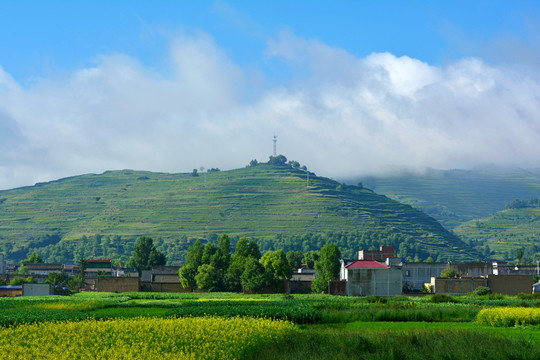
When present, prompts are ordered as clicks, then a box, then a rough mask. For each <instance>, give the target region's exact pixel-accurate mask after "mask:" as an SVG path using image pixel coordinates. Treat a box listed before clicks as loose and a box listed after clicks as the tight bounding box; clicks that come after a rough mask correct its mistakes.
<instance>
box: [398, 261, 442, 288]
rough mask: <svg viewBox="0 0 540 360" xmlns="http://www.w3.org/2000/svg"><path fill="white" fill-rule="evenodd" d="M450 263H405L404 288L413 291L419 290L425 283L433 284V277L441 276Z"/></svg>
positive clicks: (402, 268) (403, 267)
mask: <svg viewBox="0 0 540 360" xmlns="http://www.w3.org/2000/svg"><path fill="white" fill-rule="evenodd" d="M447 267H448V263H403V265H402V267H401V271H402V273H403V286H404V287H405V288H407V289H411V290H419V289H421V288H422V286H423V285H424V284H425V283H429V282H431V278H432V277H438V276H441V272H442V271H443V270H444V269H446V268H447Z"/></svg>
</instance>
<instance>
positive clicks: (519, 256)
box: [516, 247, 523, 265]
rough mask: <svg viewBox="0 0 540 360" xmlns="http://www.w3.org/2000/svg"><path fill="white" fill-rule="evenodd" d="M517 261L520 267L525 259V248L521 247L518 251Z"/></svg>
mask: <svg viewBox="0 0 540 360" xmlns="http://www.w3.org/2000/svg"><path fill="white" fill-rule="evenodd" d="M516 259H517V262H518V264H519V265H521V260H522V259H523V247H520V248H519V249H517V251H516Z"/></svg>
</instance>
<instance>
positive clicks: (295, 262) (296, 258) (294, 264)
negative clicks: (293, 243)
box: [287, 250, 304, 270]
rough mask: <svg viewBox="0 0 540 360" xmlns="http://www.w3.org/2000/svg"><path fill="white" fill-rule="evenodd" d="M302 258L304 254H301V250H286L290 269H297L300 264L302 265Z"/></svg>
mask: <svg viewBox="0 0 540 360" xmlns="http://www.w3.org/2000/svg"><path fill="white" fill-rule="evenodd" d="M303 258H304V254H302V252H301V251H293V250H291V251H288V252H287V261H288V262H289V265H290V266H291V269H295V270H296V269H299V268H300V266H302V259H303Z"/></svg>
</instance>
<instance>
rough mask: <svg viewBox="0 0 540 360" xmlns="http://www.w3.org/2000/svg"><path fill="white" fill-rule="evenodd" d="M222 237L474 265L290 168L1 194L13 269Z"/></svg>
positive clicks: (1, 226) (424, 224)
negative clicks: (377, 250)
mask: <svg viewBox="0 0 540 360" xmlns="http://www.w3.org/2000/svg"><path fill="white" fill-rule="evenodd" d="M221 233H228V234H229V235H231V236H233V237H235V236H237V237H238V236H248V237H250V238H254V239H256V240H257V241H258V242H259V243H260V244H261V246H262V249H263V250H264V249H270V248H272V247H274V248H276V247H277V248H280V247H286V248H287V249H297V250H304V251H306V250H309V249H318V248H320V246H322V245H321V244H322V243H324V242H326V241H334V240H335V239H337V240H336V241H337V242H338V243H339V244H340V247H341V248H342V251H343V253H344V255H345V256H350V255H354V254H355V252H356V251H357V250H359V248H360V246H367V245H371V246H372V247H375V246H378V245H380V244H384V243H392V244H395V245H396V246H398V248H400V245H402V246H401V248H400V254H401V255H402V256H409V257H412V256H418V257H419V258H426V257H427V256H432V257H433V258H435V257H437V256H438V257H439V259H440V260H444V259H448V258H453V259H456V260H474V259H476V258H477V257H478V254H476V253H475V252H474V251H472V250H471V249H470V248H469V247H468V246H467V245H465V244H464V243H463V242H461V241H460V240H459V239H458V238H457V237H456V236H454V235H452V234H450V233H449V232H448V231H446V230H445V229H444V228H443V227H442V226H441V225H440V224H439V223H438V222H437V221H435V220H434V219H433V218H431V217H429V216H427V215H425V214H424V213H422V212H420V211H417V210H415V209H413V208H412V207H410V206H408V205H403V204H400V203H399V202H397V201H394V200H391V199H389V198H387V197H385V196H381V195H377V194H375V193H373V192H372V191H370V190H368V189H365V188H361V187H356V186H345V185H341V184H339V183H337V182H335V181H333V180H330V179H327V178H324V177H317V176H315V175H314V174H311V175H310V179H309V186H307V184H306V173H305V172H303V171H300V170H296V169H293V168H291V167H288V166H271V165H267V164H259V165H257V166H251V167H247V168H243V169H238V170H231V171H214V172H208V173H204V174H199V176H192V174H189V173H188V174H165V173H151V172H143V171H132V170H123V171H109V172H106V173H104V174H100V175H93V174H90V175H81V176H76V177H71V178H66V179H61V180H57V181H53V182H49V183H43V184H36V185H35V186H32V187H25V188H19V189H14V190H9V191H1V192H0V250H3V251H4V252H5V253H7V254H8V258H9V257H10V256H11V258H12V259H16V258H20V257H23V256H25V255H26V253H27V252H29V251H38V253H39V252H41V253H42V254H43V255H45V256H44V257H45V258H48V259H50V260H55V261H61V260H64V261H65V259H69V260H71V258H76V256H77V255H74V252H76V251H79V250H80V249H79V250H77V246H78V245H77V243H78V242H80V241H81V240H84V241H86V239H87V238H89V237H92V236H96V235H98V236H99V239H102V238H103V237H105V238H106V239H107V240H106V241H104V242H103V241H101V240H100V242H96V244H95V245H93V247H94V250H92V251H94V253H93V254H90V255H92V256H95V255H96V254H102V255H103V256H106V252H107V251H106V249H105V250H96V249H95V248H97V247H103V248H105V247H107V246H114V247H117V248H118V247H119V244H118V243H119V242H121V241H127V240H126V239H131V240H130V241H132V240H133V239H134V238H136V237H138V236H141V235H146V236H151V237H152V238H154V239H159V240H160V241H159V242H158V244H159V245H160V246H161V247H162V248H163V249H165V251H166V252H168V253H172V252H174V251H176V250H174V249H172V248H170V246H171V244H173V245H174V244H176V245H178V244H179V243H182V244H184V245H185V244H186V243H189V242H190V241H191V239H195V238H200V239H211V238H212V237H215V235H216V234H221ZM321 234H323V235H324V236H323V235H321ZM332 234H333V235H332ZM336 234H337V235H336ZM381 234H384V236H382V235H381ZM403 242H405V244H401V243H403ZM68 244H70V245H69V246H68ZM177 250H178V249H177ZM184 250H185V246H184V247H181V250H179V251H184ZM81 251H82V250H81ZM86 251H87V252H86V256H88V250H86ZM10 254H11V255H10ZM51 254H54V256H53V255H51ZM171 256H172V255H171ZM182 256H183V255H182V254H180V255H179V254H176V255H174V256H173V257H175V259H176V260H182ZM169 258H170V257H169Z"/></svg>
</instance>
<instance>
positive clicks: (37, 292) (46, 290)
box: [23, 284, 52, 296]
mask: <svg viewBox="0 0 540 360" xmlns="http://www.w3.org/2000/svg"><path fill="white" fill-rule="evenodd" d="M49 295H52V287H51V285H49V284H23V296H49Z"/></svg>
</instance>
